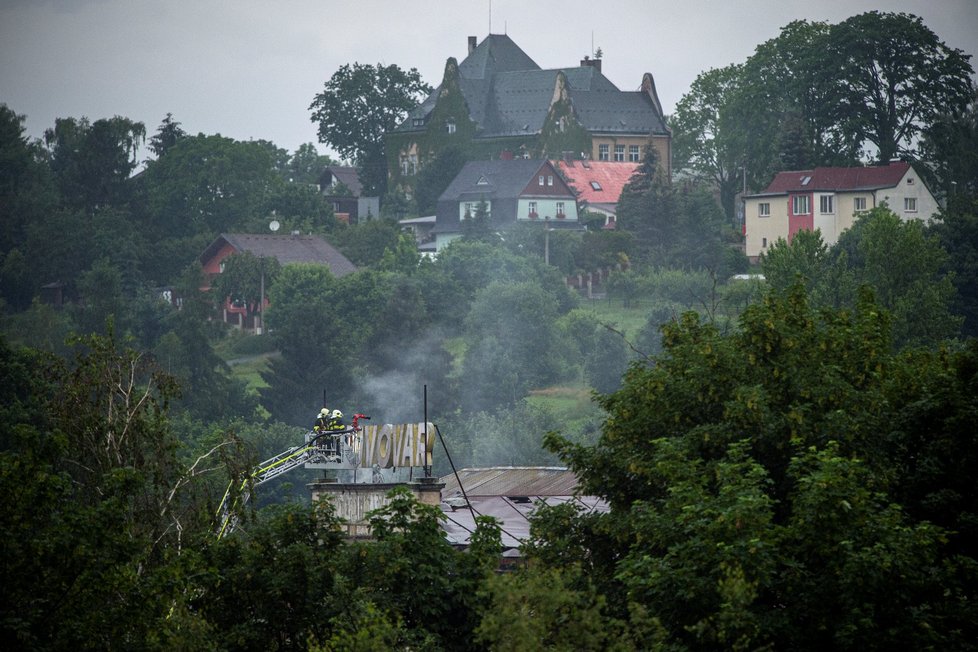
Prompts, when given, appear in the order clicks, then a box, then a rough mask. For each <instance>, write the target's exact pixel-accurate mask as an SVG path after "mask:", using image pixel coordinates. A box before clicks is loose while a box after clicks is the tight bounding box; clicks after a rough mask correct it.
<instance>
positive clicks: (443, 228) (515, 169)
mask: <svg viewBox="0 0 978 652" xmlns="http://www.w3.org/2000/svg"><path fill="white" fill-rule="evenodd" d="M481 202H485V205H486V210H487V211H488V214H489V225H490V228H491V229H492V230H494V231H504V230H506V229H507V228H510V227H511V226H512V225H514V224H517V223H527V224H531V223H535V224H539V225H540V226H541V228H544V227H545V228H552V229H578V228H581V227H580V221H579V220H578V214H577V200H576V196H575V193H574V190H573V189H572V188H571V187H570V186H568V185H567V183H566V182H565V181H564V179H563V178H562V177H561V176H560V174H559V173H558V172H557V169H556V168H555V167H554V165H553V163H551V162H550V161H534V160H525V159H517V160H502V161H473V162H471V163H467V164H466V165H465V167H463V168H462V171H461V172H459V173H458V175H457V176H456V177H455V178H454V179H453V180H452V182H451V183H450V184H449V185H448V188H446V189H445V192H443V193H442V194H441V196H440V197H439V198H438V208H437V213H436V215H435V227H434V229H433V230H432V233H433V234H434V235H435V245H436V248H437V250H439V251H440V250H441V249H443V248H444V247H445V245H447V244H448V243H449V242H451V241H452V240H454V239H456V238H458V237H459V236H461V235H462V233H463V231H464V228H465V221H466V220H469V219H472V218H473V217H474V216H475V214H476V211H477V210H478V208H479V204H480V203H481Z"/></svg>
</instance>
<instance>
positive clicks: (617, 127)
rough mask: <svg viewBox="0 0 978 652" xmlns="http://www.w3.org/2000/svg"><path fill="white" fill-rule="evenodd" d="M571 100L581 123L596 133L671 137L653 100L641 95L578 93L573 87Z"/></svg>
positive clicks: (600, 92) (601, 91) (627, 93)
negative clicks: (663, 135)
mask: <svg viewBox="0 0 978 652" xmlns="http://www.w3.org/2000/svg"><path fill="white" fill-rule="evenodd" d="M598 74H600V73H598ZM570 99H571V104H573V105H574V113H575V114H576V115H577V119H578V120H579V121H580V123H581V124H582V125H583V126H584V128H585V129H587V130H588V131H590V132H592V133H627V134H634V133H655V134H665V133H667V130H666V125H665V123H664V122H663V121H662V119H661V118H660V117H659V115H658V113H656V111H655V105H654V104H653V103H652V100H651V99H650V98H649V96H648V95H646V94H645V93H642V92H641V91H619V90H614V91H608V90H593V91H577V90H574V88H573V87H571V91H570Z"/></svg>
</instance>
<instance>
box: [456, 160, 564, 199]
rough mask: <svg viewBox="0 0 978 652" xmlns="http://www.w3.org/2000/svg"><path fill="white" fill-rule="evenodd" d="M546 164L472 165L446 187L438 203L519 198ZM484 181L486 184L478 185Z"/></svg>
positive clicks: (473, 163)
mask: <svg viewBox="0 0 978 652" xmlns="http://www.w3.org/2000/svg"><path fill="white" fill-rule="evenodd" d="M545 163H546V161H537V160H529V159H516V160H511V161H472V162H470V163H466V164H465V166H464V167H463V168H462V170H461V171H460V172H459V173H458V175H456V177H455V178H454V179H452V182H451V183H450V184H448V187H447V188H446V189H445V192H443V193H442V194H441V196H440V197H439V198H438V200H439V201H442V200H450V201H466V200H469V198H472V199H474V200H475V201H478V200H479V198H481V197H485V198H486V200H490V199H503V198H508V197H519V196H520V193H522V192H523V189H524V188H526V186H527V184H529V183H530V180H531V179H533V177H534V176H536V174H537V171H538V170H539V169H540V168H541V167H542V166H543V165H544V164H545ZM482 179H484V180H485V181H486V182H487V183H484V184H480V183H479V181H480V180H482Z"/></svg>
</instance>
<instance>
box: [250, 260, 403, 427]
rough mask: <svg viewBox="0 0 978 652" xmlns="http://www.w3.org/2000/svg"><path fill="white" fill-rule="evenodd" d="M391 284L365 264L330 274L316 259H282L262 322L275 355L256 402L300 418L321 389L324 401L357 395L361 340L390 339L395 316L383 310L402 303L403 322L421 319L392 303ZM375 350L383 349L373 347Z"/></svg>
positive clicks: (284, 416)
mask: <svg viewBox="0 0 978 652" xmlns="http://www.w3.org/2000/svg"><path fill="white" fill-rule="evenodd" d="M396 287H397V286H396V284H394V283H391V282H390V279H389V277H388V276H387V275H384V274H379V273H375V272H369V271H361V272H358V273H356V274H349V275H347V276H344V277H342V278H335V277H334V276H333V275H332V274H331V273H330V271H329V269H328V268H326V267H323V266H321V265H286V266H285V267H283V268H282V271H281V273H280V274H279V276H278V279H277V280H276V282H275V284H274V285H273V286H272V288H271V290H270V291H269V302H270V306H269V310H268V315H267V319H266V323H267V324H268V327H269V329H270V332H271V334H272V337H273V339H274V342H275V344H276V346H277V348H278V350H279V351H280V352H281V356H280V357H277V358H275V359H273V360H272V361H271V365H270V369H269V371H268V373H266V374H263V377H264V378H265V380H266V381H267V382H268V385H269V386H268V387H266V388H262V389H261V390H260V394H261V398H262V405H263V406H264V407H265V409H267V410H268V411H269V413H271V415H272V417H273V418H275V419H277V420H279V421H283V422H285V423H292V424H306V423H308V422H309V420H310V417H311V415H313V414H314V413H315V410H314V408H315V407H316V406H317V405H319V403H320V400H321V398H320V397H321V396H322V395H323V392H325V393H326V397H327V401H328V402H329V403H330V404H345V403H347V402H351V401H354V400H356V399H359V398H361V397H359V396H356V383H355V382H354V378H355V375H356V372H357V371H358V367H357V365H358V364H367V362H368V361H369V360H370V355H368V354H366V353H364V347H365V346H366V345H367V343H371V344H373V345H375V346H377V347H383V346H386V345H387V344H389V343H390V342H391V341H392V339H393V335H392V333H391V332H390V331H384V330H383V329H385V328H386V329H391V330H392V331H393V330H397V329H398V328H399V326H400V324H398V323H397V322H388V321H387V319H386V315H385V310H392V311H393V310H400V311H402V312H401V314H402V316H404V317H405V322H404V325H405V328H406V330H407V331H408V332H410V329H411V326H410V323H411V322H414V321H415V320H419V319H420V317H419V316H418V315H417V313H416V306H410V305H398V302H397V300H396V298H394V297H393V296H392V295H393V292H394V289H395V288H396ZM375 353H377V354H378V356H381V355H382V351H381V350H377V351H375Z"/></svg>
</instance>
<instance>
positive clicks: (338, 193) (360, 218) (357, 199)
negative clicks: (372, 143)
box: [319, 165, 380, 224]
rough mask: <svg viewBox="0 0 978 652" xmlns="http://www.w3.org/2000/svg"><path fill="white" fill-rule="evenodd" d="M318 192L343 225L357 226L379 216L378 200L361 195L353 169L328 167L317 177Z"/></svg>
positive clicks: (355, 171)
mask: <svg viewBox="0 0 978 652" xmlns="http://www.w3.org/2000/svg"><path fill="white" fill-rule="evenodd" d="M319 192H320V193H322V195H323V197H324V198H325V199H326V201H327V202H329V203H330V205H332V207H333V214H334V215H335V216H336V219H338V220H339V221H340V222H343V223H344V224H359V223H361V222H366V221H368V220H370V219H376V218H377V217H379V216H380V198H379V197H367V196H364V195H363V185H362V184H361V183H360V176H359V175H358V174H357V169H356V168H355V167H350V166H345V165H330V166H328V167H327V168H326V169H325V170H323V173H322V174H321V175H320V176H319Z"/></svg>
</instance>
